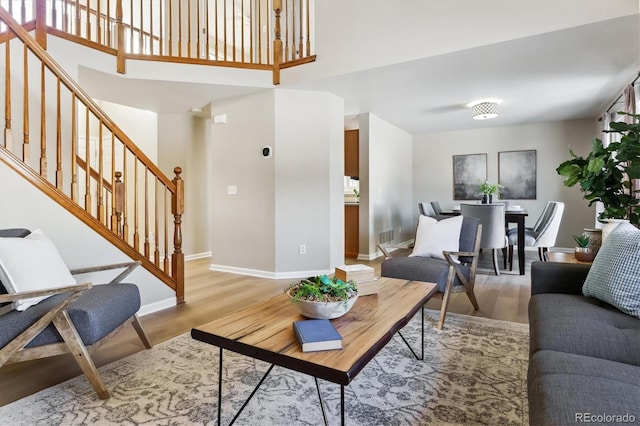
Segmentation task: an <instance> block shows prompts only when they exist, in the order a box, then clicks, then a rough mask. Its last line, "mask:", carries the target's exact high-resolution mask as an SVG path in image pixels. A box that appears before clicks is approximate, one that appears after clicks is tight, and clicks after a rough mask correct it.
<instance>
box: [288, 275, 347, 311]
mask: <svg viewBox="0 0 640 426" xmlns="http://www.w3.org/2000/svg"><path fill="white" fill-rule="evenodd" d="M284 292H285V294H286V295H288V296H289V297H290V298H291V302H292V303H293V304H294V305H295V306H296V308H297V309H298V311H299V312H300V313H301V314H302V315H304V316H306V317H309V318H319V319H333V318H338V317H339V316H342V315H344V314H346V313H347V312H349V310H350V309H351V307H352V306H353V304H354V303H355V301H356V299H357V298H358V286H357V285H356V283H355V281H343V280H340V279H338V278H335V277H328V276H327V275H319V276H315V277H309V278H306V279H303V280H300V281H297V282H295V283H293V284H290V285H289V286H287V287H286V288H285V290H284Z"/></svg>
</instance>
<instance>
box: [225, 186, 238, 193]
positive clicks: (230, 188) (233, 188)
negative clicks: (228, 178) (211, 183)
mask: <svg viewBox="0 0 640 426" xmlns="http://www.w3.org/2000/svg"><path fill="white" fill-rule="evenodd" d="M227 195H238V187H237V186H235V185H228V186H227Z"/></svg>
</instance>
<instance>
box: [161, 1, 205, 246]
mask: <svg viewBox="0 0 640 426" xmlns="http://www.w3.org/2000/svg"><path fill="white" fill-rule="evenodd" d="M204 16H205V17H206V21H205V22H206V24H205V54H204V59H209V34H211V33H210V32H209V2H208V1H206V2H205V3H204ZM165 257H166V256H165Z"/></svg>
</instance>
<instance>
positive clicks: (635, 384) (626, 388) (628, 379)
mask: <svg viewBox="0 0 640 426" xmlns="http://www.w3.org/2000/svg"><path fill="white" fill-rule="evenodd" d="M527 390H528V399H529V423H530V424H531V425H532V426H537V425H545V426H546V425H569V424H577V423H590V424H618V423H619V424H623V423H632V422H634V420H631V419H630V418H631V416H633V418H635V421H639V420H640V368H638V367H637V366H633V365H628V364H623V363H619V362H614V361H609V360H604V359H599V358H591V357H587V356H583V355H576V354H570V353H564V352H557V351H547V350H543V351H539V352H536V353H535V354H533V355H532V356H531V358H530V362H529V370H528V380H527ZM605 415H608V416H626V419H628V420H627V421H624V418H612V417H609V418H604V417H601V416H605ZM616 420H618V421H616ZM629 420H631V421H629ZM634 424H635V423H634Z"/></svg>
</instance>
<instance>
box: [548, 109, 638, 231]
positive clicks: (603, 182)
mask: <svg viewBox="0 0 640 426" xmlns="http://www.w3.org/2000/svg"><path fill="white" fill-rule="evenodd" d="M621 114H623V115H626V116H630V117H633V122H632V123H631V124H629V123H624V122H613V123H611V124H610V127H611V130H609V132H610V133H616V134H619V135H620V136H621V137H620V140H619V141H617V142H612V143H610V144H609V146H607V147H606V148H605V147H604V146H603V144H602V141H601V140H600V139H597V138H596V139H594V141H593V147H592V148H591V152H590V153H589V155H587V157H585V158H583V157H579V156H577V155H575V154H574V153H573V151H569V152H570V153H571V157H572V158H571V159H570V160H567V161H565V162H563V163H562V164H560V166H558V168H557V169H556V171H557V172H558V174H560V175H561V176H563V177H564V184H565V186H569V187H571V186H574V185H576V184H580V190H581V191H582V192H583V193H584V198H585V199H586V200H587V201H589V205H590V206H591V205H592V204H593V203H595V202H596V201H600V202H602V204H603V205H604V211H603V212H602V213H601V214H600V216H599V217H598V219H599V220H603V219H628V220H629V221H630V222H631V223H632V224H634V225H635V226H639V225H640V200H639V199H638V198H636V193H638V188H635V189H634V188H632V185H631V180H632V179H640V115H638V114H636V115H631V114H625V113H621Z"/></svg>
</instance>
